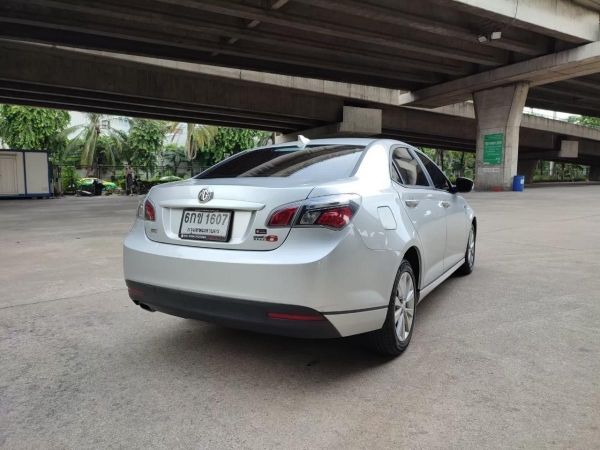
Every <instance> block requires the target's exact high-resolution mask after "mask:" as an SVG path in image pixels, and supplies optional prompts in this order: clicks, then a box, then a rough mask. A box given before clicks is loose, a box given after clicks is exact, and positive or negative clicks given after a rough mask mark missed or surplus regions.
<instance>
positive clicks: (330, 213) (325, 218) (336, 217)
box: [315, 206, 354, 229]
mask: <svg viewBox="0 0 600 450" xmlns="http://www.w3.org/2000/svg"><path fill="white" fill-rule="evenodd" d="M353 215H354V211H352V208H350V207H349V206H342V207H339V208H333V209H327V210H324V211H321V214H320V215H319V217H318V218H317V220H316V221H315V224H316V225H321V226H323V227H331V228H337V229H339V228H344V227H345V226H346V225H348V224H349V223H350V220H352V216H353Z"/></svg>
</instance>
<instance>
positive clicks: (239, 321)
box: [126, 280, 340, 339]
mask: <svg viewBox="0 0 600 450" xmlns="http://www.w3.org/2000/svg"><path fill="white" fill-rule="evenodd" d="M126 283H127V287H128V288H129V296H130V297H131V299H132V300H133V301H134V302H135V303H136V304H137V305H140V306H142V307H143V308H144V309H149V310H154V311H160V312H163V313H166V314H171V315H173V316H178V317H185V318H189V319H198V320H203V321H205V322H211V323H216V324H219V325H224V326H227V327H231V328H239V329H242V330H250V331H258V332H260V333H270V334H278V335H281V336H292V337H300V338H311V339H328V338H336V337H340V334H339V332H338V331H337V330H336V329H335V327H334V326H333V325H332V324H331V322H329V321H328V320H327V319H326V318H325V317H324V316H322V315H321V313H319V312H318V311H315V310H314V309H312V308H308V307H305V306H296V305H286V304H280V303H265V302H255V301H249V300H238V299H233V298H226V297H219V296H215V295H208V294H197V293H193V292H185V291H179V290H176V289H168V288H163V287H158V286H151V285H148V284H143V283H138V282H135V281H130V280H126ZM268 313H278V314H289V315H297V316H315V315H319V316H321V317H322V318H323V319H322V320H281V319H270V318H269V317H268V315H267V314H268Z"/></svg>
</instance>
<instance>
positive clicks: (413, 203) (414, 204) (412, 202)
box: [404, 200, 419, 208]
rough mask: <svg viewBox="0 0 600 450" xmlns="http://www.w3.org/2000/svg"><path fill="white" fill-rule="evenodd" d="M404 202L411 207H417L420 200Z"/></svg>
mask: <svg viewBox="0 0 600 450" xmlns="http://www.w3.org/2000/svg"><path fill="white" fill-rule="evenodd" d="M404 204H405V205H406V206H408V207H409V208H416V207H417V206H418V205H419V200H404Z"/></svg>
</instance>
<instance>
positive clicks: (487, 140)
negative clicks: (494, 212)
mask: <svg viewBox="0 0 600 450" xmlns="http://www.w3.org/2000/svg"><path fill="white" fill-rule="evenodd" d="M528 90H529V85H528V84H526V83H516V84H513V85H510V86H503V87H498V88H494V89H489V90H486V91H479V92H475V93H474V94H473V100H474V102H475V117H476V119H477V157H476V165H475V168H476V169H475V188H476V189H477V190H481V191H487V190H494V191H499V190H510V189H511V188H512V178H513V176H515V175H516V174H517V161H518V157H519V127H520V125H521V117H522V115H523V107H524V106H525V100H526V99H527V92H528Z"/></svg>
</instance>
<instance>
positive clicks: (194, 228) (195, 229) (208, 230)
mask: <svg viewBox="0 0 600 450" xmlns="http://www.w3.org/2000/svg"><path fill="white" fill-rule="evenodd" d="M232 219H233V212H231V211H219V210H215V209H184V210H183V215H182V216H181V225H180V226H179V237H180V238H181V239H194V240H197V241H217V242H227V241H228V240H229V236H230V234H231V224H232Z"/></svg>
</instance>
